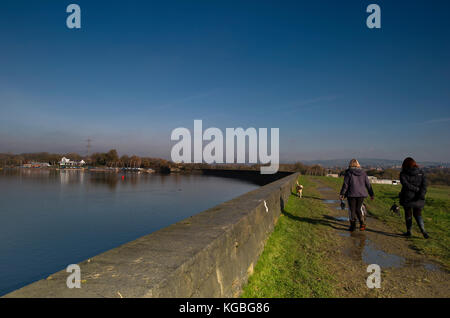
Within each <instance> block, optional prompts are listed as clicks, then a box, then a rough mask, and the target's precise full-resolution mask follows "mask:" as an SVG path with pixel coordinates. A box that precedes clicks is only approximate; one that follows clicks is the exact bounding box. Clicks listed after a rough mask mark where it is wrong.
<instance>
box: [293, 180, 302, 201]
mask: <svg viewBox="0 0 450 318" xmlns="http://www.w3.org/2000/svg"><path fill="white" fill-rule="evenodd" d="M295 189H296V191H297V196H298V197H299V198H301V197H302V195H303V186H302V185H301V184H299V183H298V181H297V186H296V187H295Z"/></svg>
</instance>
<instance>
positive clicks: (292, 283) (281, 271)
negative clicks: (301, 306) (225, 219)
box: [242, 177, 334, 298]
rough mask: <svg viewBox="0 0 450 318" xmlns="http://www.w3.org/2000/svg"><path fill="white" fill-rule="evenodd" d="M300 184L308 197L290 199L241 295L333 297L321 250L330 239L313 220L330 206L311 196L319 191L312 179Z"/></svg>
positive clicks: (301, 179) (331, 282)
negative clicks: (325, 205)
mask: <svg viewBox="0 0 450 318" xmlns="http://www.w3.org/2000/svg"><path fill="white" fill-rule="evenodd" d="M300 183H301V184H303V185H304V186H305V191H304V196H305V198H303V199H299V198H297V197H295V196H294V195H291V197H290V198H289V200H288V202H287V204H286V207H285V211H284V212H283V213H282V214H281V216H280V218H279V220H278V222H277V224H276V226H275V229H274V231H273V233H272V234H271V236H270V237H269V239H268V241H267V243H266V246H265V248H264V251H263V253H262V255H261V257H260V259H259V260H258V263H257V265H256V267H255V271H254V273H253V275H252V276H251V277H250V278H249V282H248V284H247V285H246V286H245V288H244V291H243V294H242V297H271V298H276V297H333V290H334V288H333V281H334V280H333V277H332V276H331V275H329V273H327V270H326V268H327V267H326V255H324V253H323V252H322V251H321V245H322V244H326V243H327V240H328V239H329V238H327V237H325V236H324V235H323V233H324V231H323V225H320V224H319V223H316V222H315V221H314V220H315V219H317V220H320V218H321V217H322V215H323V214H324V213H326V211H327V208H326V207H324V205H323V204H322V203H321V201H320V200H317V199H314V198H311V197H317V196H318V193H317V192H316V190H315V185H314V183H312V182H311V181H310V179H309V178H306V177H300ZM319 277H320V278H319Z"/></svg>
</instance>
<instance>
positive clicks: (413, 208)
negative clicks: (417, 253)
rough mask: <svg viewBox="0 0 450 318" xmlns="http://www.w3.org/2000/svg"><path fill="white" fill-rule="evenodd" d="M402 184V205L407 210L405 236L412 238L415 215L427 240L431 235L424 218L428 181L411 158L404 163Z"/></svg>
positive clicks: (401, 174)
mask: <svg viewBox="0 0 450 318" xmlns="http://www.w3.org/2000/svg"><path fill="white" fill-rule="evenodd" d="M400 182H401V184H402V190H401V191H400V194H399V197H400V204H401V205H402V206H403V208H404V209H405V223H406V233H404V234H403V235H404V236H411V228H412V217H413V215H414V218H415V219H416V222H417V225H419V228H420V231H421V232H422V235H423V237H424V238H426V239H427V238H428V237H429V235H428V233H427V232H426V231H425V226H424V223H423V218H422V209H423V207H424V206H425V194H426V193H427V180H426V178H425V174H424V173H423V171H422V170H421V169H420V168H419V166H418V165H417V163H416V161H415V160H414V159H413V158H411V157H408V158H406V159H405V160H404V161H403V164H402V171H401V172H400Z"/></svg>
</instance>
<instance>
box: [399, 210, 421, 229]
mask: <svg viewBox="0 0 450 318" xmlns="http://www.w3.org/2000/svg"><path fill="white" fill-rule="evenodd" d="M404 209H405V223H406V231H407V232H411V227H412V217H413V215H414V218H415V219H416V222H417V225H418V226H419V228H420V231H421V232H422V233H424V232H425V226H424V224H423V219H422V209H421V208H411V207H404Z"/></svg>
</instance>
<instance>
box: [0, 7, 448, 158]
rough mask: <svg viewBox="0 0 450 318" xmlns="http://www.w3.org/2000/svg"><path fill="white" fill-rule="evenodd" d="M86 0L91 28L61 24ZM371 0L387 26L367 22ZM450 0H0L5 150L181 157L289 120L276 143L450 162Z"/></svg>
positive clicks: (290, 153)
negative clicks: (199, 125)
mask: <svg viewBox="0 0 450 318" xmlns="http://www.w3.org/2000/svg"><path fill="white" fill-rule="evenodd" d="M70 3H77V4H79V5H80V7H81V10H82V13H81V16H82V22H81V23H82V28H81V30H70V29H68V28H67V27H66V24H65V21H66V17H67V15H68V14H67V13H66V12H65V11H66V10H65V9H66V6H67V5H68V4H70ZM370 3H377V4H379V5H380V7H381V19H382V21H381V24H382V25H381V26H382V28H381V29H378V30H375V29H368V28H367V27H366V24H365V20H366V17H367V16H368V14H367V13H366V12H365V11H366V7H367V5H368V4H370ZM449 9H450V3H449V2H448V1H440V0H436V1H432V2H430V1H400V0H399V1H376V0H372V1H360V0H359V1H357V0H351V1H350V0H349V1H324V0H319V1H264V0H262V1H245V0H242V1H206V0H204V1H193V0H190V1H189V0H185V1H94V0H90V1H78V0H72V1H22V0H14V1H2V3H1V5H0V41H1V42H0V111H1V116H0V152H15V153H17V152H35V151H48V152H69V151H75V152H80V153H85V151H86V148H85V145H86V142H85V140H86V139H87V138H88V137H90V138H91V139H93V143H92V144H93V148H92V151H106V150H108V149H110V148H116V149H117V150H118V152H119V153H120V154H123V153H128V154H133V153H135V154H139V155H146V156H156V157H164V158H170V148H171V146H172V145H173V144H174V143H173V142H171V141H170V133H171V131H172V130H173V129H175V128H177V127H186V128H189V129H193V121H194V119H202V120H203V126H204V128H206V127H212V126H214V127H219V128H221V129H225V128H226V127H244V128H247V127H256V128H258V127H267V128H271V127H278V128H280V158H281V160H282V161H297V160H310V159H331V158H350V157H358V158H369V157H370V158H387V159H402V158H403V157H405V156H407V155H412V156H413V157H415V158H416V159H417V160H433V161H447V162H450V129H449V127H450V125H449V124H450V107H449V106H450V105H449V103H450V85H449V83H450V41H449V38H450V19H449V18H448V12H449Z"/></svg>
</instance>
